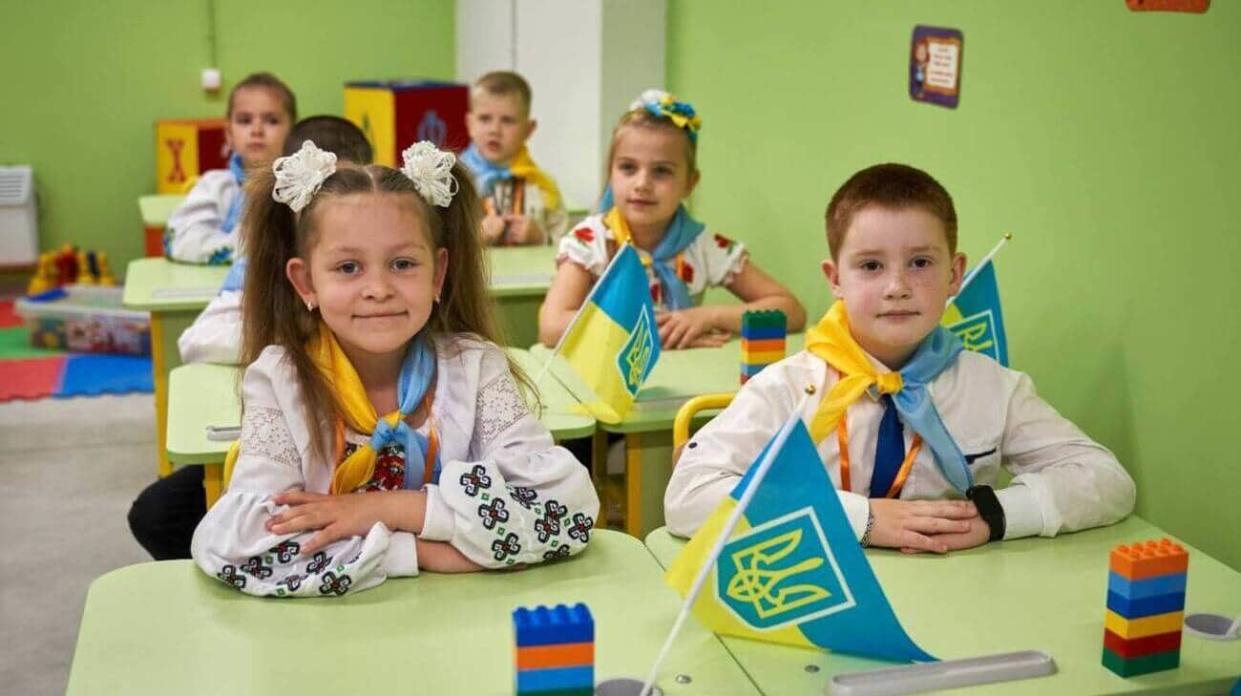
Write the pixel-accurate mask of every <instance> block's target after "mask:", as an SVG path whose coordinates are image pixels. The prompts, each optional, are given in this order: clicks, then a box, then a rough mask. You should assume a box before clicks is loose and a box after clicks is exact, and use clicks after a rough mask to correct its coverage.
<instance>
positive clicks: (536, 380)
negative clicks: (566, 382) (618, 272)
mask: <svg viewBox="0 0 1241 696" xmlns="http://www.w3.org/2000/svg"><path fill="white" fill-rule="evenodd" d="M627 246H629V242H625V243H624V244H622V245H621V246H620V248H619V249H617V250H616V253H615V254H613V255H612V259H611V260H610V261H608V265H607V266H606V267H604V269H603V273H600V274H599V280H596V281H595V284H594V285H592V286H591V287H590V292H589V293H587V294H586V299H584V300H582V306H580V307H578V308H577V313H576V314H574V315H573V319H571V320H570V321H569V325H568V326H567V327H565V330H564V333H562V334H560V338H559V339H557V341H556V345H555V347H553V348H552V353H551V355H549V356H547V360H546V361H545V362H544V363H543V369H541V370H539V376H538V377H535V378H534V387H535V388H536V389H537V388H538V386H539V385H540V384H541V383H542V382H543V378H544V377H546V376H547V371H548V369H550V368H551V366H552V361H553V360H555V359H556V356H557V355H559V354H560V349H561V348H562V347H563V346H564V340H565V339H566V338H568V336H569V334H570V333H572V331H573V327H575V326H577V321H578V319H581V318H582V312H583V311H584V310H585V309H586V305H588V304H590V301H591V300H593V299H594V298H595V292H596V291H598V290H599V286H600V285H603V279H604V278H607V277H608V273H611V272H612V267H613V266H615V265H616V260H617V259H619V258H620V255H621V252H622V251H624V250H625V247H627Z"/></svg>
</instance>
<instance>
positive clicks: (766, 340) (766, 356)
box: [741, 309, 788, 384]
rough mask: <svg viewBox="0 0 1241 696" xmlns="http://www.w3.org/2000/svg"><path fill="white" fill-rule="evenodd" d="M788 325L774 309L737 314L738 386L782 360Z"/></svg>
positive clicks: (781, 313)
mask: <svg viewBox="0 0 1241 696" xmlns="http://www.w3.org/2000/svg"><path fill="white" fill-rule="evenodd" d="M787 336H788V323H787V320H786V319H785V317H784V312H781V311H780V310H778V309H766V310H761V311H754V312H746V313H744V314H742V315H741V383H742V384H745V383H746V380H748V379H750V378H751V377H753V376H754V375H757V374H758V373H759V371H760V370H762V369H763V368H764V367H767V366H768V365H770V364H772V363H774V362H779V361H781V360H783V359H784V350H785V348H784V340H785V338H786V337H787Z"/></svg>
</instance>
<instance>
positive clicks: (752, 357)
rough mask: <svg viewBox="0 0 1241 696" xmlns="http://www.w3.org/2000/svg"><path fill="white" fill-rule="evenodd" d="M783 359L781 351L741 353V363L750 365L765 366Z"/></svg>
mask: <svg viewBox="0 0 1241 696" xmlns="http://www.w3.org/2000/svg"><path fill="white" fill-rule="evenodd" d="M783 359H784V351H782V350H760V351H751V352H747V351H741V362H744V363H749V364H751V365H767V364H770V363H773V362H779V361H781V360H783Z"/></svg>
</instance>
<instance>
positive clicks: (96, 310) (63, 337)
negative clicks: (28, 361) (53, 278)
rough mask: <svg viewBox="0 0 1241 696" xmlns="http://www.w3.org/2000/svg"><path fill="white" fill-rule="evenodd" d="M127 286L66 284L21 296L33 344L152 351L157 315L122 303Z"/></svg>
mask: <svg viewBox="0 0 1241 696" xmlns="http://www.w3.org/2000/svg"><path fill="white" fill-rule="evenodd" d="M123 294H124V290H123V289H121V288H110V287H99V286H93V285H66V286H64V287H61V288H57V289H55V290H49V291H48V292H45V293H43V294H41V295H34V296H32V297H23V298H20V299H18V300H17V303H16V307H15V308H16V310H17V313H18V314H19V315H21V317H22V318H23V319H25V321H26V328H27V330H29V332H30V343H31V345H34V346H35V347H38V348H57V349H61V350H72V351H78V352H83V353H124V354H127V355H149V354H150V352H151V317H150V315H148V314H147V313H146V312H135V311H133V310H129V309H124V308H123V307H122V306H121V297H122V295H123Z"/></svg>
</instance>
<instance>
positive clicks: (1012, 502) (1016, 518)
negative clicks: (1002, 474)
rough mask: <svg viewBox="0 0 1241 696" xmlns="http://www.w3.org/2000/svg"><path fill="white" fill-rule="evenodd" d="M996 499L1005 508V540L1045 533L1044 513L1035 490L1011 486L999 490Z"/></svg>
mask: <svg viewBox="0 0 1241 696" xmlns="http://www.w3.org/2000/svg"><path fill="white" fill-rule="evenodd" d="M995 497H996V498H997V499H998V500H999V501H1000V507H1002V508H1004V538H1005V539H1020V538H1021V537H1028V536H1034V535H1035V534H1039V533H1041V532H1042V531H1043V513H1042V511H1040V510H1039V503H1038V495H1037V493H1035V491H1034V489H1033V488H1030V487H1029V486H1024V485H1021V484H1010V485H1009V486H1008V488H1001V489H1000V490H997V491H996V492H995Z"/></svg>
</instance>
